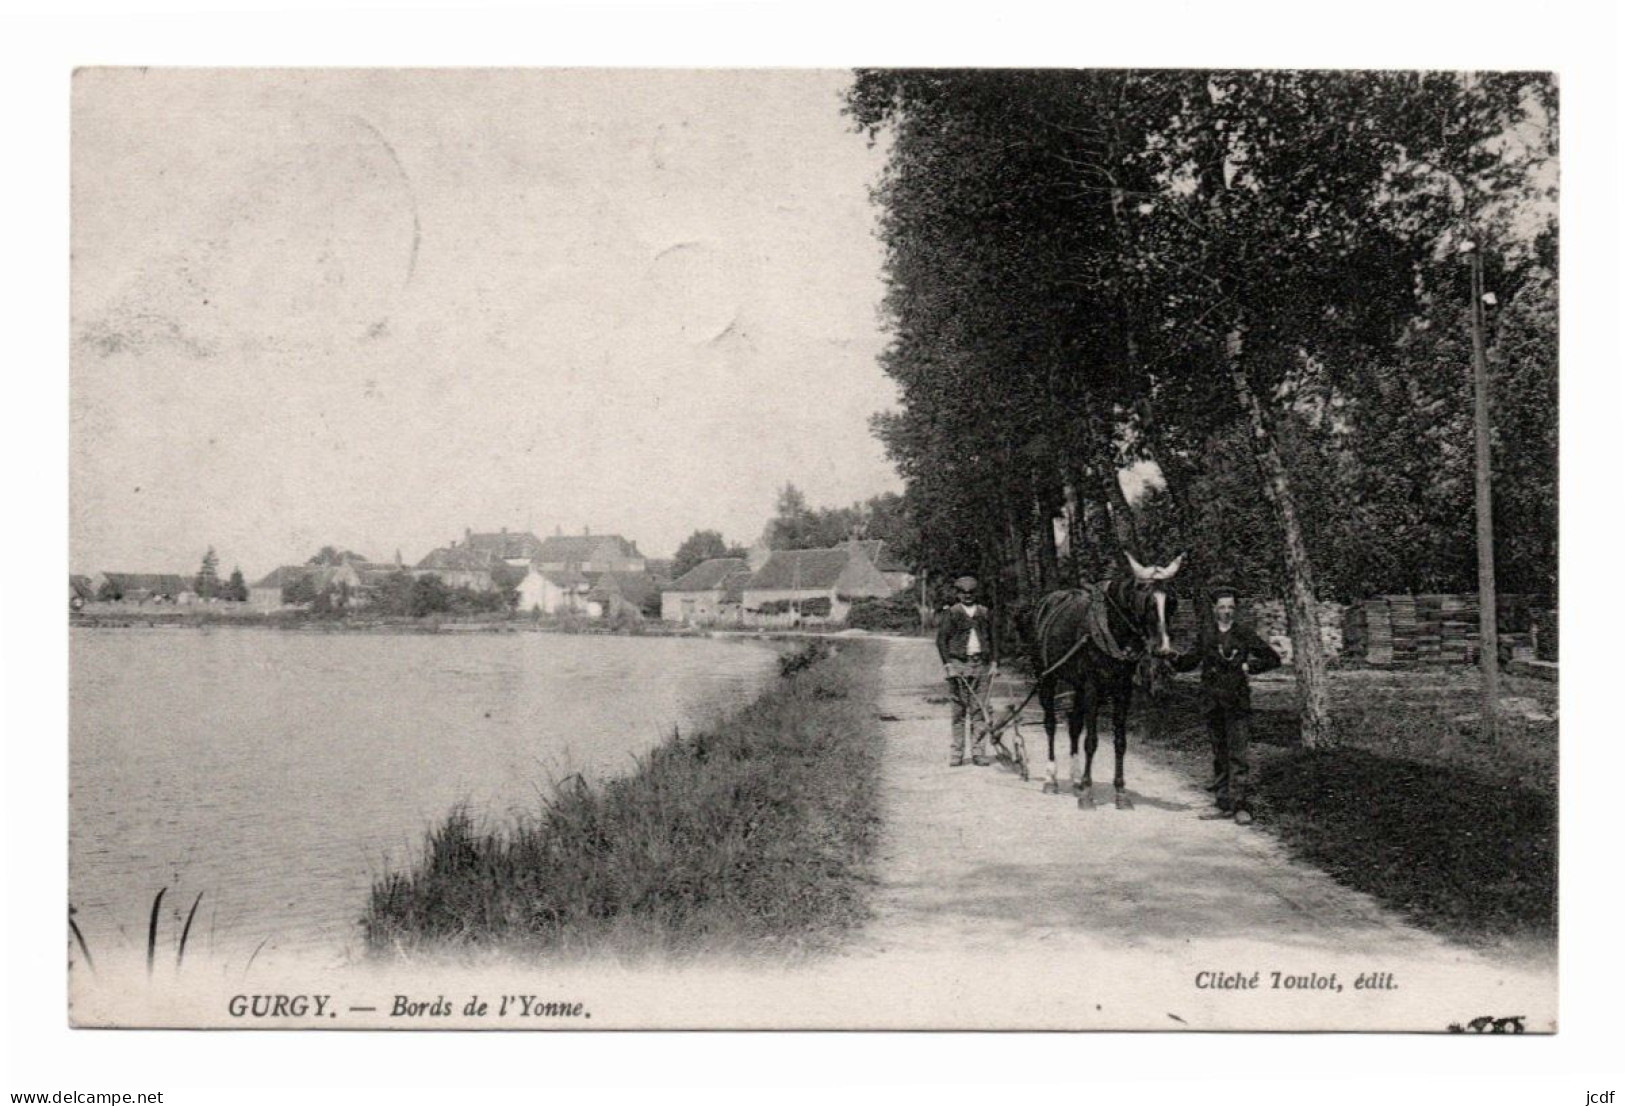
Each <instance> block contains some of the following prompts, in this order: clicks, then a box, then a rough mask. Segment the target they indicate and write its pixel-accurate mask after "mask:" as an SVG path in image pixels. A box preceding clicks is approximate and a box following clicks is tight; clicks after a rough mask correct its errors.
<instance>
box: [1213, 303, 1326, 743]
mask: <svg viewBox="0 0 1625 1106" xmlns="http://www.w3.org/2000/svg"><path fill="white" fill-rule="evenodd" d="M1244 341H1245V335H1244V332H1243V331H1242V330H1241V328H1239V327H1238V328H1236V329H1233V330H1232V331H1231V332H1230V334H1229V336H1228V339H1227V340H1226V342H1225V350H1224V356H1225V368H1226V370H1227V372H1228V373H1229V376H1230V383H1231V385H1232V387H1234V388H1235V392H1236V399H1237V400H1238V401H1239V402H1240V404H1241V407H1242V410H1243V412H1244V413H1245V414H1246V416H1247V422H1248V425H1249V427H1250V429H1251V430H1252V433H1251V434H1249V435H1248V441H1249V442H1251V444H1252V450H1253V459H1254V460H1255V461H1257V462H1258V472H1259V477H1260V481H1261V483H1262V485H1263V488H1264V495H1265V496H1266V497H1267V498H1268V499H1269V501H1270V504H1271V505H1272V506H1273V507H1274V508H1275V518H1276V521H1277V522H1278V523H1280V527H1281V538H1282V545H1283V550H1282V551H1283V552H1284V554H1285V559H1286V573H1287V604H1286V611H1287V623H1288V628H1289V630H1290V631H1291V634H1292V666H1293V671H1294V672H1295V673H1296V675H1297V688H1298V718H1299V723H1300V726H1301V728H1302V731H1303V744H1304V747H1305V748H1308V749H1313V748H1315V747H1316V746H1318V745H1321V744H1323V743H1329V742H1330V741H1331V740H1332V738H1333V733H1332V711H1331V691H1330V688H1329V687H1328V685H1327V679H1326V654H1325V650H1324V649H1323V648H1322V647H1321V642H1320V604H1319V602H1318V601H1317V600H1316V599H1315V583H1314V572H1313V570H1312V567H1311V565H1310V562H1309V548H1308V546H1307V545H1306V544H1305V543H1304V540H1303V528H1302V526H1300V525H1299V522H1298V507H1297V501H1296V499H1295V498H1294V496H1293V494H1292V482H1291V480H1290V479H1289V478H1288V476H1287V470H1286V465H1285V463H1284V462H1282V460H1281V451H1280V448H1279V447H1278V446H1277V445H1276V443H1275V435H1274V433H1273V432H1272V430H1271V425H1270V419H1269V417H1268V415H1267V414H1266V413H1265V411H1264V408H1263V405H1262V404H1260V403H1259V401H1258V396H1257V394H1256V393H1255V392H1254V391H1253V386H1252V382H1251V381H1250V380H1249V379H1248V378H1247V370H1246V365H1245V362H1244V361H1243V357H1242V354H1243V350H1244Z"/></svg>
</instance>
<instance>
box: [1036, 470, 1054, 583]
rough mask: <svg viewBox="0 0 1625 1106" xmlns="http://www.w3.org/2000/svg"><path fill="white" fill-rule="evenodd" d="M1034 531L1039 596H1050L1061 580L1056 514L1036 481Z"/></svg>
mask: <svg viewBox="0 0 1625 1106" xmlns="http://www.w3.org/2000/svg"><path fill="white" fill-rule="evenodd" d="M1032 500H1033V531H1034V537H1036V538H1037V539H1038V541H1037V543H1036V544H1037V552H1038V594H1039V595H1048V594H1049V593H1050V592H1051V591H1053V590H1054V589H1055V587H1056V586H1057V584H1058V583H1059V582H1060V579H1061V565H1060V555H1059V554H1058V553H1057V552H1056V549H1055V513H1054V511H1052V510H1051V509H1050V505H1049V503H1048V502H1047V500H1048V497H1047V496H1045V495H1044V492H1043V489H1042V488H1040V487H1038V486H1037V481H1036V480H1035V481H1034V487H1033V496H1032Z"/></svg>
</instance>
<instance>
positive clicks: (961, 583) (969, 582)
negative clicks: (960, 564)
mask: <svg viewBox="0 0 1625 1106" xmlns="http://www.w3.org/2000/svg"><path fill="white" fill-rule="evenodd" d="M954 590H955V591H975V590H976V577H974V576H961V577H960V578H959V579H957V580H955V581H954Z"/></svg>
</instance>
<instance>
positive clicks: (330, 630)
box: [68, 610, 888, 641]
mask: <svg viewBox="0 0 1625 1106" xmlns="http://www.w3.org/2000/svg"><path fill="white" fill-rule="evenodd" d="M68 626H69V628H70V629H95V630H152V629H166V630H203V629H216V628H221V627H224V628H228V629H250V630H277V631H282V632H292V633H306V634H561V635H566V636H582V637H682V638H704V639H710V640H716V639H738V640H749V641H755V640H760V641H779V640H790V639H796V638H806V637H833V636H841V635H843V634H844V633H847V632H848V631H847V628H846V627H843V626H834V627H829V628H824V627H801V628H797V629H788V628H775V629H761V630H756V629H750V628H747V627H739V628H727V627H715V626H706V627H696V626H679V625H674V624H672V623H667V622H657V621H647V622H642V623H639V624H637V625H636V626H633V627H625V626H607V625H606V626H596V625H593V624H591V623H583V624H579V625H566V624H561V623H559V622H556V621H551V620H546V619H544V620H540V621H538V620H536V619H533V618H530V617H528V616H525V615H514V616H510V617H484V618H479V617H474V618H448V617H443V616H442V617H437V616H434V615H429V616H426V617H424V618H409V617H384V618H369V617H367V616H364V615H359V616H341V617H332V616H325V617H324V616H320V615H310V614H306V613H303V612H296V611H295V612H277V613H266V612H261V611H243V612H234V613H230V614H227V613H224V612H220V611H217V610H168V611H156V610H145V611H128V612H107V611H96V612H92V613H84V612H79V611H74V612H70V614H69V617H68ZM860 634H861V636H863V637H875V636H881V637H884V636H888V635H874V634H870V633H868V632H864V631H857V632H851V635H852V636H859V635H860Z"/></svg>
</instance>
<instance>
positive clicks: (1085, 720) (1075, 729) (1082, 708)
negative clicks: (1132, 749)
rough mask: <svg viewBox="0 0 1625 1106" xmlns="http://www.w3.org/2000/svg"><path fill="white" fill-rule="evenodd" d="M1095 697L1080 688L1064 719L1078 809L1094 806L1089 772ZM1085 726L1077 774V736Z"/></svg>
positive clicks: (1093, 732)
mask: <svg viewBox="0 0 1625 1106" xmlns="http://www.w3.org/2000/svg"><path fill="white" fill-rule="evenodd" d="M1094 712H1095V697H1094V694H1093V693H1092V692H1090V691H1088V690H1087V688H1086V687H1080V688H1079V689H1078V691H1077V695H1076V697H1075V698H1074V699H1073V700H1072V711H1071V713H1069V714H1068V715H1067V718H1066V729H1067V734H1068V736H1070V737H1071V738H1072V791H1073V793H1074V794H1076V795H1077V796H1078V807H1079V808H1080V809H1085V810H1086V809H1089V808H1090V807H1093V806H1094V805H1095V792H1094V787H1093V785H1092V784H1091V782H1090V778H1089V776H1090V772H1091V771H1092V770H1093V766H1094V759H1095V716H1094ZM1085 725H1087V726H1088V729H1089V737H1088V740H1087V741H1086V742H1085V744H1084V765H1083V774H1082V775H1081V776H1080V775H1079V774H1078V735H1079V734H1080V733H1082V732H1083V729H1084V727H1085Z"/></svg>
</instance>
